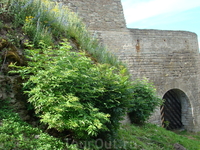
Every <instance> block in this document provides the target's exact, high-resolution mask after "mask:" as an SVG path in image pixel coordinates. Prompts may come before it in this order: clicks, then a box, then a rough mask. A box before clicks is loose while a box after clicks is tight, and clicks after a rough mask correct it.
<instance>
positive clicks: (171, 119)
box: [161, 89, 188, 130]
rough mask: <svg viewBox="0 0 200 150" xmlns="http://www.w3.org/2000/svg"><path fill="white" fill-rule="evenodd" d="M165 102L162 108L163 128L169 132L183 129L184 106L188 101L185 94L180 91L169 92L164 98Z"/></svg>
mask: <svg viewBox="0 0 200 150" xmlns="http://www.w3.org/2000/svg"><path fill="white" fill-rule="evenodd" d="M163 99H164V100H165V102H164V104H163V105H162V106H161V121H162V126H163V127H164V128H166V129H168V130H174V129H180V128H182V127H183V126H184V125H183V122H182V120H183V119H182V112H183V111H182V108H183V106H182V104H183V101H184V99H188V98H187V96H186V95H185V93H184V92H183V91H181V90H178V89H172V90H169V91H168V92H167V93H165V95H164V96H163Z"/></svg>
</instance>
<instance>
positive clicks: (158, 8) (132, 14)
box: [122, 0, 200, 24]
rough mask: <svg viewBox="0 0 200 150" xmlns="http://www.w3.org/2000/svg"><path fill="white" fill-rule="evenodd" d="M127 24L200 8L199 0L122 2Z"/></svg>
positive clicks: (130, 0)
mask: <svg viewBox="0 0 200 150" xmlns="http://www.w3.org/2000/svg"><path fill="white" fill-rule="evenodd" d="M122 4H123V8H124V14H125V18H126V22H127V24H129V23H133V22H136V21H140V20H143V19H146V18H150V17H154V16H157V15H161V14H167V13H169V14H171V13H173V14H175V13H178V12H181V11H185V10H188V9H191V8H194V7H198V6H200V1H199V0H190V1H189V0H134V1H133V0H122Z"/></svg>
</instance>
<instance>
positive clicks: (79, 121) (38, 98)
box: [19, 42, 132, 138]
mask: <svg viewBox="0 0 200 150" xmlns="http://www.w3.org/2000/svg"><path fill="white" fill-rule="evenodd" d="M41 45H42V43H41ZM41 47H42V46H41ZM70 48H71V47H70V46H69V43H67V42H63V43H62V46H60V47H59V49H57V50H55V49H52V48H51V47H49V48H47V47H45V45H43V49H34V50H28V51H27V53H28V54H27V56H29V59H30V60H31V61H29V62H28V64H29V66H28V67H21V70H19V72H20V73H21V75H22V77H24V78H25V77H26V76H27V75H28V76H29V75H30V74H32V75H31V76H30V78H29V79H28V81H27V82H26V83H25V84H24V88H26V93H28V95H29V100H28V101H29V102H30V103H31V104H33V106H34V107H35V110H36V113H37V114H39V116H40V117H41V121H42V122H44V123H46V124H48V126H49V128H55V129H57V130H58V131H63V130H69V131H72V132H73V134H74V135H75V136H76V138H89V137H91V136H97V135H98V134H99V133H100V132H104V133H105V131H108V133H110V132H116V129H118V128H119V125H120V123H119V121H120V120H121V119H123V118H122V117H123V116H124V115H125V112H126V109H127V106H128V105H129V103H130V100H131V98H132V97H131V96H132V93H131V85H130V82H129V81H128V79H129V77H128V76H127V75H126V69H125V68H124V69H123V67H122V68H121V70H119V69H117V68H115V67H111V66H110V65H108V64H94V63H93V62H92V60H91V59H90V58H88V57H86V56H85V53H81V52H79V53H76V52H71V51H69V50H70ZM19 68H20V67H19Z"/></svg>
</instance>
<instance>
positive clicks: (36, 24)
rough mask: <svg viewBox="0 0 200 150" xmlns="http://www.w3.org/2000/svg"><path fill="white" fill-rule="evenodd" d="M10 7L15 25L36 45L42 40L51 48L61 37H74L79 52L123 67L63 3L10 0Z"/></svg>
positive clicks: (47, 0)
mask: <svg viewBox="0 0 200 150" xmlns="http://www.w3.org/2000/svg"><path fill="white" fill-rule="evenodd" d="M7 5H8V8H9V13H11V14H12V15H13V16H14V25H15V26H17V27H18V26H23V30H24V32H25V34H27V35H28V36H29V38H30V39H31V41H32V42H33V43H34V44H35V45H36V46H38V45H39V42H40V41H41V40H42V41H43V42H44V43H45V44H47V45H52V44H53V43H55V41H59V40H60V39H62V38H66V37H67V38H72V39H75V41H76V42H77V43H78V45H79V49H81V50H85V51H87V52H88V53H89V54H91V55H92V56H93V57H94V58H96V59H97V61H98V62H99V63H108V64H111V65H114V66H116V67H119V66H124V64H122V62H120V61H118V60H117V58H116V57H115V56H114V55H113V54H111V53H109V52H108V51H107V50H106V48H105V47H104V46H102V45H101V44H100V43H99V42H98V40H97V39H96V38H95V37H94V36H91V34H90V32H89V31H88V30H87V28H86V26H85V24H84V23H83V22H82V20H81V19H80V18H79V17H78V16H77V14H75V13H74V12H71V11H70V9H69V8H68V7H67V6H65V5H64V4H62V3H57V2H52V1H50V0H20V1H19V0H10V2H9V3H7Z"/></svg>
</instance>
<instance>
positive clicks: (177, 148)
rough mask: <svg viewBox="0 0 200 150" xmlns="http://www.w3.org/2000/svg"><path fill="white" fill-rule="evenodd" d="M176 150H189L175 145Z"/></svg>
mask: <svg viewBox="0 0 200 150" xmlns="http://www.w3.org/2000/svg"><path fill="white" fill-rule="evenodd" d="M174 149H175V150H187V149H186V148H185V147H183V146H182V145H181V144H178V143H175V144H174Z"/></svg>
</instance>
